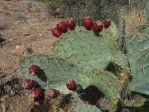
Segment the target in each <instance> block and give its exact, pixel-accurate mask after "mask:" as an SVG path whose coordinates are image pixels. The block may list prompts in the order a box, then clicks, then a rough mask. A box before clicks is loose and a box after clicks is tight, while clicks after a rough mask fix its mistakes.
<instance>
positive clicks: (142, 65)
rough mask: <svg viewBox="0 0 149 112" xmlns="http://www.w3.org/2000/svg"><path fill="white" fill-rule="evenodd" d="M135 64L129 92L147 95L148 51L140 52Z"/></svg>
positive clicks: (148, 89) (148, 88)
mask: <svg viewBox="0 0 149 112" xmlns="http://www.w3.org/2000/svg"><path fill="white" fill-rule="evenodd" d="M135 64H136V65H134V66H135V69H136V70H135V72H134V74H133V81H132V84H131V86H130V87H131V90H132V91H136V92H140V93H144V94H147V95H149V86H148V85H149V75H148V73H149V51H144V52H142V53H141V55H140V57H139V58H138V59H137V60H136V62H135ZM132 72H133V71H132Z"/></svg>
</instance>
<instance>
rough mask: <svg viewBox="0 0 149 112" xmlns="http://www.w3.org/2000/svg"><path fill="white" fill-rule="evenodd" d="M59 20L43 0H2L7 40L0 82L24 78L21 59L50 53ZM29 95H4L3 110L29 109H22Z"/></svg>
mask: <svg viewBox="0 0 149 112" xmlns="http://www.w3.org/2000/svg"><path fill="white" fill-rule="evenodd" d="M59 21H60V20H59V19H56V18H54V17H51V16H50V15H49V13H48V9H47V8H46V6H45V4H44V3H43V1H38V0H0V37H1V38H5V39H6V41H4V42H2V43H0V85H2V84H4V83H6V82H8V81H10V80H12V79H15V78H21V74H20V71H19V60H20V59H21V58H23V57H24V56H27V55H29V54H31V53H32V54H33V53H35V54H37V53H44V54H47V53H49V52H50V46H51V42H52V41H53V40H55V38H54V37H53V36H52V35H51V29H52V28H54V26H55V25H56V23H57V22H59ZM0 92H1V93H2V91H0ZM26 97H27V96H22V97H20V98H14V97H13V99H15V100H13V99H12V98H11V97H10V98H8V97H7V96H3V97H2V98H1V100H0V103H1V108H0V112H28V111H25V110H21V109H22V107H24V106H25V104H26V100H25V99H27V98H26ZM7 99H9V100H7ZM23 102H25V103H23ZM5 103H8V104H6V105H5ZM6 106H7V107H6Z"/></svg>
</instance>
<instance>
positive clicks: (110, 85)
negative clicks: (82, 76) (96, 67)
mask: <svg viewBox="0 0 149 112" xmlns="http://www.w3.org/2000/svg"><path fill="white" fill-rule="evenodd" d="M89 79H90V80H89V81H90V84H91V85H95V86H96V87H97V88H98V89H99V90H100V91H102V92H103V93H104V95H105V96H106V97H108V98H109V99H117V97H118V96H119V93H120V92H119V91H120V89H121V88H120V86H119V85H120V82H119V80H118V78H117V77H116V76H115V75H113V74H112V73H110V72H106V71H94V72H92V73H91V74H90V76H89Z"/></svg>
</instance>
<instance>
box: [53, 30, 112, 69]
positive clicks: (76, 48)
mask: <svg viewBox="0 0 149 112" xmlns="http://www.w3.org/2000/svg"><path fill="white" fill-rule="evenodd" d="M53 54H54V55H56V57H60V58H63V59H65V60H68V61H69V62H71V63H74V64H76V65H77V66H79V67H80V68H82V69H84V70H85V71H87V72H90V71H92V70H93V69H104V68H105V67H106V66H107V65H108V64H109V62H110V61H111V53H110V50H109V48H108V47H107V46H106V44H105V43H104V40H103V39H102V38H101V37H99V36H96V35H95V34H94V33H93V32H92V31H87V30H85V29H76V30H74V31H70V32H67V33H65V34H64V35H62V37H61V38H60V40H59V41H58V43H57V44H56V45H55V46H54V47H53Z"/></svg>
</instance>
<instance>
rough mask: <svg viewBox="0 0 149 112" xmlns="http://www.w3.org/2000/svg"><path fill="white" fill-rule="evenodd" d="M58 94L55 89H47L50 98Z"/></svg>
mask: <svg viewBox="0 0 149 112" xmlns="http://www.w3.org/2000/svg"><path fill="white" fill-rule="evenodd" d="M58 94H59V92H58V91H57V90H55V89H49V91H48V96H49V97H50V98H55V97H57V96H58Z"/></svg>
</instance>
